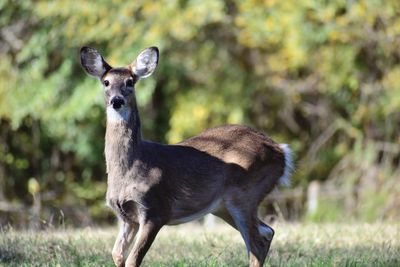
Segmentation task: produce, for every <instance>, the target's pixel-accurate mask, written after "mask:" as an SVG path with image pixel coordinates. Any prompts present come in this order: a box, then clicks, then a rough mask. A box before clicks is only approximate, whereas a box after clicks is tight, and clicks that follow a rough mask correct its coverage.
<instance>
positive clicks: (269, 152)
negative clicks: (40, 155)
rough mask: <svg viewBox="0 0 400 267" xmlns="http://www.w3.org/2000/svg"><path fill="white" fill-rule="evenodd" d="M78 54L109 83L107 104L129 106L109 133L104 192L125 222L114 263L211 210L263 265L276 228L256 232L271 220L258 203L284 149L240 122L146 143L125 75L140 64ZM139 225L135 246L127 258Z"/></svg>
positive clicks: (136, 261)
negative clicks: (116, 64)
mask: <svg viewBox="0 0 400 267" xmlns="http://www.w3.org/2000/svg"><path fill="white" fill-rule="evenodd" d="M144 52H146V50H145V51H144ZM144 52H143V53H144ZM150 52H151V51H150ZM150 52H149V51H147V52H146V53H150ZM150 55H153V54H150ZM157 56H158V51H157ZM81 57H82V65H83V66H84V68H85V69H86V70H87V71H88V72H89V74H91V75H94V76H98V77H99V78H100V79H101V81H103V82H104V80H106V79H107V80H109V81H110V85H109V86H107V88H106V93H105V96H106V104H107V105H108V106H109V105H110V104H109V103H110V101H111V98H112V97H115V96H122V97H123V98H124V100H126V106H127V107H129V110H130V116H129V119H128V120H122V121H108V122H107V129H106V137H105V140H106V142H105V143H106V144H105V156H106V163H107V173H108V188H107V197H106V198H107V203H108V205H109V206H110V207H111V208H112V209H113V210H114V211H115V212H116V214H117V215H118V217H119V218H120V220H121V232H120V235H119V237H118V238H117V241H116V243H115V246H114V249H113V258H114V261H115V263H116V265H117V266H124V264H126V265H129V266H138V265H140V263H141V261H142V259H143V257H144V255H145V254H146V252H147V250H148V249H149V247H150V245H151V243H152V241H153V240H154V238H155V236H156V234H157V232H158V231H159V229H161V227H162V226H163V225H166V224H176V223H181V222H182V221H185V220H190V219H192V217H191V216H193V215H196V214H197V215H202V214H203V213H208V212H212V213H213V214H215V215H217V216H219V217H220V218H222V219H223V220H225V221H226V222H227V223H229V224H230V225H232V226H233V227H235V228H236V229H238V230H239V231H240V232H241V234H242V235H243V237H244V239H245V241H246V240H247V245H248V250H249V255H250V265H251V266H261V265H262V264H263V262H264V259H265V257H266V255H267V252H268V249H269V246H270V243H271V240H272V235H273V231H272V229H271V231H272V232H271V238H270V239H268V238H265V237H263V236H262V235H261V234H260V233H259V229H258V227H260V225H261V226H263V227H268V226H267V225H265V224H263V223H262V222H261V221H260V220H259V219H258V218H257V206H258V204H259V202H260V201H261V200H262V199H263V198H264V197H265V196H266V194H268V192H270V191H271V190H272V189H273V187H274V186H275V185H276V184H277V181H278V179H279V178H280V177H281V176H282V175H283V173H284V169H285V156H284V153H283V151H282V149H281V147H280V146H279V145H278V144H276V143H275V142H274V141H273V140H271V139H270V138H269V137H267V136H265V135H264V134H262V133H260V132H258V131H255V130H253V129H251V128H249V127H246V126H240V125H227V126H220V127H216V128H212V129H209V130H206V131H204V132H203V133H201V134H199V135H197V136H195V137H192V138H190V139H187V140H185V141H182V142H181V143H178V144H176V145H163V144H158V143H153V142H149V141H145V140H143V139H142V137H141V132H140V119H139V113H138V109H137V105H136V99H135V95H134V92H132V93H130V94H127V93H126V91H127V88H126V86H125V84H124V83H126V80H127V79H132V80H133V81H134V82H136V81H137V80H138V79H139V77H137V76H135V74H134V73H135V72H134V68H135V66H136V62H135V63H132V64H131V65H129V67H128V68H118V69H108V68H107V67H104V69H106V71H104V70H102V69H98V66H97V69H96V65H95V64H92V65H90V62H93V61H94V62H100V61H96V60H99V55H97V54H95V52H93V50H90V49H89V50H84V48H82V51H81ZM85 57H86V58H89V61H88V60H87V59H86V58H85ZM100 57H101V56H100ZM101 59H102V58H101ZM157 59H158V58H157ZM90 60H92V61H90ZM102 61H104V60H103V59H102ZM88 62H89V63H88ZM104 62H105V61H104ZM88 64H89V66H86V65H88ZM107 65H108V64H107ZM108 108H111V107H108ZM193 218H194V217H193ZM268 228H269V227H268ZM135 231H138V234H137V239H136V241H135V245H134V246H133V249H132V251H131V253H130V254H129V256H128V258H127V260H126V261H124V256H125V255H124V251H125V250H126V249H127V247H129V243H130V242H131V241H132V239H133V236H134V235H135Z"/></svg>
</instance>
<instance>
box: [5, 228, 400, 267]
mask: <svg viewBox="0 0 400 267" xmlns="http://www.w3.org/2000/svg"><path fill="white" fill-rule="evenodd" d="M274 228H275V230H276V235H275V239H274V241H273V244H272V248H271V251H270V254H269V258H268V260H267V262H266V264H265V265H266V266H393V267H394V266H400V224H399V223H392V224H389V223H379V224H360V223H350V224H309V223H307V224H278V225H275V226H274ZM116 234H117V229H116V228H108V229H89V228H88V229H81V230H63V231H42V232H18V231H13V230H9V231H3V232H1V233H0V266H113V262H112V259H111V256H110V251H111V248H112V245H113V242H114V238H115V236H116ZM143 266H177V267H178V266H179V267H180V266H200V267H201V266H215V267H216V266H218V267H219V266H247V254H246V249H245V246H244V243H243V241H242V240H241V237H240V235H239V233H238V232H236V231H235V230H232V229H231V228H230V227H228V226H225V225H218V226H216V227H215V228H212V229H206V228H204V227H200V226H198V225H197V224H187V225H182V226H175V227H165V228H163V229H162V231H161V232H160V233H159V235H158V236H157V239H156V241H155V242H154V244H153V246H152V247H151V249H150V251H149V252H148V254H147V255H146V257H145V261H144V263H143Z"/></svg>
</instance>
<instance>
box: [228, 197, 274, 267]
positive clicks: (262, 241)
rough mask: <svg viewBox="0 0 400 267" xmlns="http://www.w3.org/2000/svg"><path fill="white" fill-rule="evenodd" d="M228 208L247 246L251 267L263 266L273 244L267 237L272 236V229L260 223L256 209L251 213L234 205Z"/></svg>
mask: <svg viewBox="0 0 400 267" xmlns="http://www.w3.org/2000/svg"><path fill="white" fill-rule="evenodd" d="M226 208H227V210H228V212H229V214H230V216H231V217H232V219H233V221H234V223H235V226H236V227H235V228H236V229H238V230H239V232H240V234H241V235H242V238H243V240H244V242H245V244H246V248H247V253H248V255H249V265H250V267H261V266H263V264H264V261H265V258H266V256H267V253H268V250H269V246H270V244H271V241H270V240H268V239H267V237H266V236H268V237H270V236H271V234H270V231H269V230H270V229H271V230H272V228H270V227H268V226H267V227H265V226H266V225H265V224H264V223H263V224H261V223H260V222H261V221H260V220H259V219H258V218H257V209H256V208H255V209H251V210H250V211H249V210H247V209H246V208H244V207H241V206H240V205H234V204H232V203H228V204H227V206H226ZM271 240H272V238H271Z"/></svg>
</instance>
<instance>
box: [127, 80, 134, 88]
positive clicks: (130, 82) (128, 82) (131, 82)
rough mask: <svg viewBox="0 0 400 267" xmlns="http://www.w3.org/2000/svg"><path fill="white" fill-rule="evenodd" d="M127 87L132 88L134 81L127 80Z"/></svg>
mask: <svg viewBox="0 0 400 267" xmlns="http://www.w3.org/2000/svg"><path fill="white" fill-rule="evenodd" d="M126 86H127V87H132V86H133V81H132V79H128V80H126Z"/></svg>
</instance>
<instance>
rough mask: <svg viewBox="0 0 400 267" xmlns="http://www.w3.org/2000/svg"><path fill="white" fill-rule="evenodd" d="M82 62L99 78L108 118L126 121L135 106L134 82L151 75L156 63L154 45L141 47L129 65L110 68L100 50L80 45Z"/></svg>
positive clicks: (90, 72)
mask: <svg viewBox="0 0 400 267" xmlns="http://www.w3.org/2000/svg"><path fill="white" fill-rule="evenodd" d="M80 56H81V65H82V67H83V68H84V69H85V71H86V72H87V73H88V74H89V75H91V76H94V77H97V78H99V80H100V82H101V83H102V85H103V87H104V95H105V102H106V106H107V120H108V121H128V119H129V116H130V114H131V111H132V108H136V98H135V91H134V89H135V84H136V82H137V81H138V80H139V79H141V78H146V77H148V76H150V75H151V74H152V73H153V72H154V70H155V69H156V67H157V64H158V58H159V52H158V48H157V47H149V48H146V49H144V50H143V51H142V52H141V53H140V54H139V55H138V57H137V58H136V59H135V60H134V61H133V62H132V63H131V64H129V65H128V66H126V67H119V68H113V67H111V66H110V65H109V64H108V63H107V62H106V61H105V60H104V58H103V57H102V56H101V55H100V53H99V52H98V51H97V50H96V49H94V48H91V47H82V48H81V51H80Z"/></svg>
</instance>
